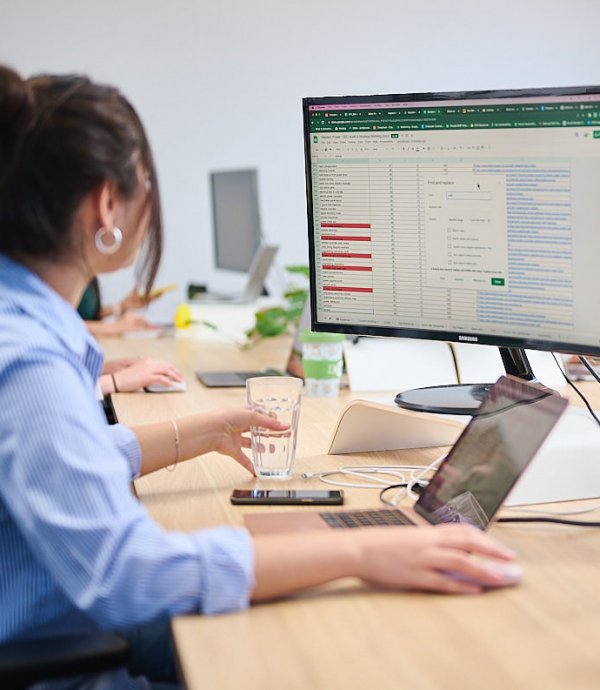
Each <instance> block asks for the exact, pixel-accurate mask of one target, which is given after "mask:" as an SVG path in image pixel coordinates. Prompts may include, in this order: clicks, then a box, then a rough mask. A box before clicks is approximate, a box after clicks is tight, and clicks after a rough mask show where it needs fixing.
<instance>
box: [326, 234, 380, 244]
mask: <svg viewBox="0 0 600 690" xmlns="http://www.w3.org/2000/svg"><path fill="white" fill-rule="evenodd" d="M321 240H350V241H351V242H370V241H371V238H370V237H369V236H368V235H354V236H353V235H321Z"/></svg>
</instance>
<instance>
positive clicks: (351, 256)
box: [321, 252, 373, 259]
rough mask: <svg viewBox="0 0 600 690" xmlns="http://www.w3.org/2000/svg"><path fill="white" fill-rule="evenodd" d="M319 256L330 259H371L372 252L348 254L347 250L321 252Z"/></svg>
mask: <svg viewBox="0 0 600 690" xmlns="http://www.w3.org/2000/svg"><path fill="white" fill-rule="evenodd" d="M321 256H322V257H323V258H324V259H325V258H328V259H332V258H333V257H339V258H341V259H371V258H373V255H372V254H350V253H349V252H321Z"/></svg>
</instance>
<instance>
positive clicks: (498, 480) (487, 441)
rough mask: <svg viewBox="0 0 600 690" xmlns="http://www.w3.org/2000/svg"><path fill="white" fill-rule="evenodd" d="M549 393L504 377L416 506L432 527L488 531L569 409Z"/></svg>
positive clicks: (490, 392) (556, 396)
mask: <svg viewBox="0 0 600 690" xmlns="http://www.w3.org/2000/svg"><path fill="white" fill-rule="evenodd" d="M567 404H568V403H567V401H566V400H565V399H564V398H561V397H560V396H559V395H558V394H556V393H554V392H553V391H550V390H549V389H546V388H541V387H539V386H534V385H531V384H528V383H525V382H522V381H519V380H516V379H513V378H507V377H506V376H502V377H501V378H500V379H498V381H497V382H496V383H495V384H494V385H493V386H492V388H491V389H490V390H489V392H488V395H487V396H486V398H485V400H484V401H483V402H482V404H481V407H480V408H479V410H478V411H477V414H476V415H475V416H474V417H473V418H472V420H471V421H470V422H469V424H468V425H467V426H466V427H465V430H464V431H463V433H462V434H461V435H460V437H459V438H458V440H457V442H456V443H455V445H454V446H453V448H452V449H451V450H450V452H449V453H448V455H447V457H446V459H445V460H444V462H443V463H442V464H441V465H440V468H439V469H438V471H437V472H436V473H435V475H434V476H433V477H432V479H431V481H430V482H429V484H428V485H427V487H426V488H425V490H424V491H423V493H422V494H421V496H420V498H419V500H418V501H417V503H416V504H415V510H416V511H417V512H418V513H419V515H421V516H423V517H424V518H425V519H426V520H428V521H429V522H431V523H434V524H437V523H442V522H467V523H470V524H472V525H475V526H476V527H479V528H481V529H485V528H486V527H487V525H488V524H489V522H490V520H491V519H492V518H493V516H494V515H495V513H496V512H497V511H498V509H499V508H500V506H501V505H502V503H503V501H504V499H505V498H506V497H507V496H508V494H509V492H510V490H511V489H512V487H513V485H514V484H515V483H516V481H517V479H518V478H519V477H520V476H521V474H522V473H523V471H524V470H525V468H526V467H527V465H528V464H529V462H530V461H531V460H532V458H533V457H534V455H535V453H536V452H537V450H538V449H539V447H540V446H541V445H542V443H543V441H544V439H545V438H546V437H547V436H548V434H549V433H550V431H551V429H552V427H553V426H554V424H555V423H556V421H557V420H558V418H559V417H560V415H561V414H562V412H563V411H564V409H565V408H566V406H567Z"/></svg>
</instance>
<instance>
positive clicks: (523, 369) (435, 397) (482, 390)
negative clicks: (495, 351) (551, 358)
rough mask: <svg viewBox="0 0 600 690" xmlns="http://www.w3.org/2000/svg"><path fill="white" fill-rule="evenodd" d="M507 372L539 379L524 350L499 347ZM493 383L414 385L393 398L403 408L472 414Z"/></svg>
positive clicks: (520, 376)
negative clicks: (424, 386) (416, 386)
mask: <svg viewBox="0 0 600 690" xmlns="http://www.w3.org/2000/svg"><path fill="white" fill-rule="evenodd" d="M499 350H500V356H501V357H502V363H503V364H504V369H505V370H506V373H507V374H509V375H511V376H517V377H519V378H521V379H524V380H525V381H534V382H535V381H536V378H535V376H534V374H533V371H532V369H531V365H530V364H529V360H528V359H527V354H526V353H525V350H522V349H521V348H516V347H500V348H499ZM492 385H493V383H458V384H452V385H448V386H429V387H427V388H414V389H412V390H408V391H403V392H402V393H398V395H397V396H396V397H395V398H394V401H395V403H396V404H397V405H399V406H400V407H404V408H406V409H408V410H415V411H416V412H435V413H436V414H463V415H464V414H468V415H473V414H475V412H476V411H477V408H478V407H479V405H481V402H482V400H483V399H484V397H485V395H486V393H487V392H488V390H489V389H490V387H491V386H492Z"/></svg>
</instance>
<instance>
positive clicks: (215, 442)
mask: <svg viewBox="0 0 600 690" xmlns="http://www.w3.org/2000/svg"><path fill="white" fill-rule="evenodd" d="M251 426H261V427H264V428H267V429H274V430H278V431H279V430H282V429H286V428H287V425H285V424H281V423H280V422H278V421H277V420H276V419H273V417H268V416H267V415H263V414H259V413H258V412H253V411H252V410H248V409H243V408H240V409H225V410H219V411H217V412H210V413H207V414H197V415H192V416H191V417H184V418H182V419H178V420H177V421H176V422H175V426H174V423H173V422H172V421H167V422H159V423H157V424H147V425H144V426H137V427H133V431H134V433H135V435H136V436H137V439H138V442H139V444H140V448H141V450H142V467H141V472H140V474H142V475H144V474H148V473H150V472H155V471H156V470H159V469H162V468H163V467H167V466H168V465H172V464H173V463H174V462H176V461H181V460H189V459H190V458H195V457H196V456H197V455H202V454H204V453H208V452H210V451H217V452H219V453H222V454H223V455H229V456H230V457H232V458H233V459H234V460H235V461H236V462H238V463H239V464H240V465H242V467H245V468H246V469H247V470H248V472H250V473H252V474H254V468H253V466H252V462H251V461H250V459H249V458H248V457H247V456H246V454H245V453H244V451H243V450H242V448H250V439H249V438H246V437H245V436H243V434H244V433H246V432H248V431H249V430H250V427H251Z"/></svg>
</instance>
